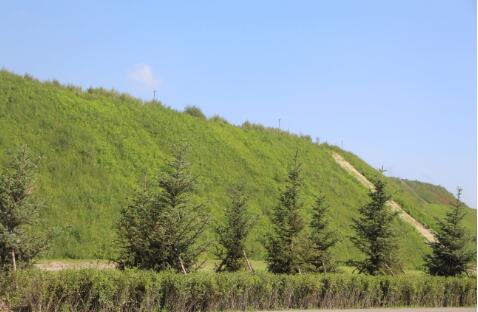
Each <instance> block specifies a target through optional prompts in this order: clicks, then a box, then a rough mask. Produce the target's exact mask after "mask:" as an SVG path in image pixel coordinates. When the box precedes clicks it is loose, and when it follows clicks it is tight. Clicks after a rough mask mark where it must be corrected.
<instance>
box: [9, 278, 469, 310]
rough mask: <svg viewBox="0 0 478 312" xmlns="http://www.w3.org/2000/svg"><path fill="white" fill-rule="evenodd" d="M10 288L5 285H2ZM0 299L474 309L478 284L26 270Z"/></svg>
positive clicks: (25, 303) (171, 306) (115, 305)
mask: <svg viewBox="0 0 478 312" xmlns="http://www.w3.org/2000/svg"><path fill="white" fill-rule="evenodd" d="M2 281H3V282H2ZM0 296H3V298H4V301H5V302H6V303H7V304H8V305H9V306H10V307H13V308H17V309H20V308H22V309H25V310H31V311H160V310H161V311H164V310H166V311H222V310H247V309H253V310H260V309H304V308H367V307H391V306H429V307H436V306H473V305H475V303H476V279H475V278H457V277H453V278H445V277H431V276H425V275H398V276H363V275H351V274H330V275H327V274H325V275H319V274H303V275H294V276H291V275H274V274H269V273H261V274H249V273H220V274H213V273H194V274H189V275H182V274H176V273H172V272H163V273H153V272H150V271H134V270H126V271H115V270H104V271H100V270H80V271H59V272H45V271H34V270H31V271H19V272H17V274H15V275H10V276H8V277H6V278H3V279H1V280H0Z"/></svg>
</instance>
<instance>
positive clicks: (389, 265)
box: [349, 179, 401, 275]
mask: <svg viewBox="0 0 478 312" xmlns="http://www.w3.org/2000/svg"><path fill="white" fill-rule="evenodd" d="M369 197H370V202H369V203H367V204H366V205H364V206H362V207H361V208H360V209H359V212H360V217H359V218H358V219H353V224H352V228H353V229H354V230H355V236H353V237H351V241H352V243H353V244H354V245H355V247H357V248H358V249H359V250H360V251H361V252H362V253H363V254H364V256H365V258H364V259H363V260H352V261H349V263H350V264H351V265H353V266H355V268H356V269H357V270H358V272H359V273H367V274H372V275H379V274H394V273H397V272H400V271H401V266H400V262H399V259H398V243H397V240H396V235H395V232H394V231H393V228H392V222H393V220H394V219H395V217H396V213H393V212H392V211H391V208H390V207H388V205H386V203H387V201H388V200H389V199H390V196H389V195H388V194H387V193H386V191H385V184H384V182H383V181H382V180H380V179H377V180H375V181H374V189H373V190H371V191H370V192H369Z"/></svg>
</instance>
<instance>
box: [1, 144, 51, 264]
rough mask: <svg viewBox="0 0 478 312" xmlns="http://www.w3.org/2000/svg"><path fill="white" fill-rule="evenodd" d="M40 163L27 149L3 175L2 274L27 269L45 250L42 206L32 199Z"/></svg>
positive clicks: (12, 161) (13, 160) (47, 236)
mask: <svg viewBox="0 0 478 312" xmlns="http://www.w3.org/2000/svg"><path fill="white" fill-rule="evenodd" d="M36 167H37V160H36V159H34V157H33V156H32V155H31V153H30V152H29V151H28V149H27V148H26V147H25V146H24V147H22V148H20V150H19V151H18V152H17V153H16V154H15V155H14V157H13V158H12V160H11V162H10V163H9V164H8V166H6V167H5V168H4V169H3V170H2V172H1V173H0V271H2V270H9V269H13V270H16V268H17V266H25V265H28V264H30V263H31V261H32V259H33V258H34V257H35V256H36V255H37V254H39V253H40V252H41V251H42V250H44V249H45V248H46V247H47V245H48V240H49V238H50V235H49V234H48V233H46V232H44V231H41V226H40V223H39V212H40V211H39V207H40V206H39V204H38V202H37V201H36V200H35V199H34V197H33V196H32V194H33V191H34V183H33V182H34V180H33V177H34V171H35V169H36Z"/></svg>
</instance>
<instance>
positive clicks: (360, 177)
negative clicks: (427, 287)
mask: <svg viewBox="0 0 478 312" xmlns="http://www.w3.org/2000/svg"><path fill="white" fill-rule="evenodd" d="M332 157H333V158H334V160H335V161H336V162H337V164H338V165H339V166H340V167H342V168H343V169H344V170H345V171H347V172H348V173H349V174H351V175H352V176H353V177H354V178H355V179H357V180H358V181H359V182H360V184H362V185H364V186H365V187H367V188H368V189H370V190H372V189H373V184H372V183H371V182H370V181H369V180H368V179H367V178H366V177H365V176H363V175H362V174H361V173H360V172H359V171H358V170H357V169H355V167H354V166H352V165H351V164H350V163H349V162H348V161H346V160H345V159H344V158H343V157H342V156H340V155H339V154H337V153H335V152H333V153H332ZM387 203H388V205H389V207H390V208H392V210H393V211H398V213H399V214H398V215H399V217H400V218H401V219H402V220H403V221H405V222H407V223H409V224H410V225H412V226H413V227H414V228H415V229H416V230H417V231H418V233H420V234H421V235H422V236H423V237H425V239H426V240H427V241H428V242H433V241H435V236H433V233H432V232H431V231H430V230H429V229H427V228H426V227H425V226H423V224H421V223H420V222H418V221H417V220H415V219H414V218H413V217H412V216H411V215H409V214H408V213H406V212H405V211H404V210H403V209H402V207H400V205H399V204H398V203H397V202H395V201H393V200H389V201H388V202H387Z"/></svg>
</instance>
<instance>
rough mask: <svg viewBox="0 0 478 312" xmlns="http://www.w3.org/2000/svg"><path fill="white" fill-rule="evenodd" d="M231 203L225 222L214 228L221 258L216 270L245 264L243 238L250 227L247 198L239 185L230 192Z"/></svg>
mask: <svg viewBox="0 0 478 312" xmlns="http://www.w3.org/2000/svg"><path fill="white" fill-rule="evenodd" d="M230 199H231V204H230V206H228V207H227V208H226V211H225V219H226V220H225V223H224V224H223V225H220V226H218V227H217V228H216V234H217V237H218V242H219V244H220V245H221V246H220V248H219V249H218V252H217V256H218V257H219V259H221V262H220V264H219V266H218V267H217V269H216V271H218V272H221V271H227V272H235V271H239V270H241V269H243V268H244V267H246V265H247V258H246V257H247V254H246V249H245V240H246V238H247V235H248V234H249V231H250V230H251V227H252V222H251V219H250V217H249V215H248V214H247V199H246V196H245V195H244V193H243V190H242V188H241V187H238V188H236V189H234V190H233V191H232V192H231V193H230Z"/></svg>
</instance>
